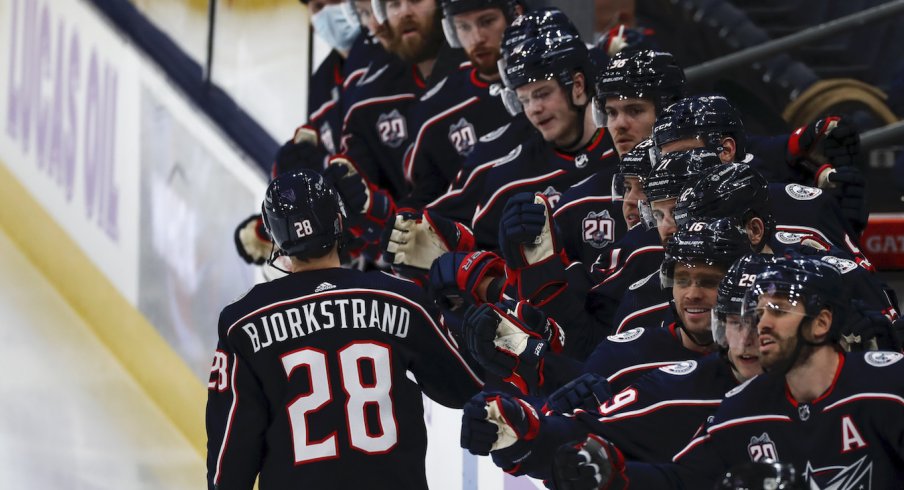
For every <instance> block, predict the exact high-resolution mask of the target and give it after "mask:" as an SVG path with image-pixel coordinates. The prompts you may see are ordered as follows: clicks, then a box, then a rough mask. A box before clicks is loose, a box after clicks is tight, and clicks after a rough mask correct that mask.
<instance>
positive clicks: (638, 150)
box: [612, 138, 653, 199]
mask: <svg viewBox="0 0 904 490" xmlns="http://www.w3.org/2000/svg"><path fill="white" fill-rule="evenodd" d="M652 149H653V139H652V138H647V139H645V140H643V141H641V142H640V143H637V146H635V147H634V148H633V149H632V150H631V151H629V152H627V153H625V154H624V155H622V157H621V161H619V163H618V173H616V174H615V175H613V176H612V198H613V199H617V198H621V197H624V195H625V177H639V178H640V180H641V182H642V181H644V180H645V179H646V178H647V175H649V174H650V170H651V169H652V168H653V157H652V155H651V154H650V150H652Z"/></svg>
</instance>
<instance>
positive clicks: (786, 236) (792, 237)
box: [775, 231, 806, 245]
mask: <svg viewBox="0 0 904 490" xmlns="http://www.w3.org/2000/svg"><path fill="white" fill-rule="evenodd" d="M805 235H806V233H791V232H790V231H780V232H778V233H776V234H775V239H776V240H778V241H779V242H781V243H784V244H785V245H794V244H796V243H800V239H801V238H803V237H804V236H805Z"/></svg>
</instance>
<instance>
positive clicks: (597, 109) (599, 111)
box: [590, 96, 608, 128]
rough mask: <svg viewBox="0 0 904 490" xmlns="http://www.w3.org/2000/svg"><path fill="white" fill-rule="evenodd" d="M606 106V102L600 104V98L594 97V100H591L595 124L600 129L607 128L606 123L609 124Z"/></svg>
mask: <svg viewBox="0 0 904 490" xmlns="http://www.w3.org/2000/svg"><path fill="white" fill-rule="evenodd" d="M604 106H605V100H603V101H602V102H600V99H599V97H598V96H593V98H592V99H591V105H590V108H591V109H592V111H593V112H592V115H593V124H594V125H596V127H598V128H605V127H606V123H607V122H608V121H607V119H606V108H605V107H604Z"/></svg>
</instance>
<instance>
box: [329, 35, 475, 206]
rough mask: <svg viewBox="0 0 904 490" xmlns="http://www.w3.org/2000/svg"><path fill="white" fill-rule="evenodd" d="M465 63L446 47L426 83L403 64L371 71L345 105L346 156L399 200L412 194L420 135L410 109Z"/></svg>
mask: <svg viewBox="0 0 904 490" xmlns="http://www.w3.org/2000/svg"><path fill="white" fill-rule="evenodd" d="M462 59H463V54H462V52H461V50H453V49H449V48H448V47H444V48H443V49H441V50H440V53H439V55H438V57H437V60H436V63H435V64H434V66H433V71H432V72H431V73H430V78H428V79H426V80H425V79H424V78H423V77H421V75H420V73H419V72H418V70H417V67H416V66H415V65H410V64H405V63H402V62H401V61H397V62H393V63H389V64H387V65H384V67H381V68H379V69H377V70H373V69H370V70H368V72H367V73H366V74H365V75H364V76H363V77H361V79H360V80H359V81H358V83H357V86H356V90H355V94H354V100H350V101H349V103H348V104H347V105H346V106H345V107H347V109H346V110H345V111H344V116H343V117H344V119H343V127H342V144H341V150H340V151H341V152H342V153H345V154H346V155H347V156H348V157H350V158H351V160H352V161H353V162H355V164H356V165H357V166H358V168H359V169H360V170H361V171H362V172H363V173H364V174H365V175H366V176H367V177H368V178H369V179H370V181H371V182H372V183H374V184H375V185H377V186H378V187H380V188H382V189H386V190H387V191H389V193H390V194H391V195H392V196H393V197H394V198H396V199H399V198H401V197H403V196H405V195H407V193H408V185H407V183H406V182H405V177H404V171H403V162H404V155H405V152H406V151H407V150H408V146H409V144H410V143H411V141H412V137H413V134H412V132H413V131H416V128H414V127H413V126H412V124H411V121H410V120H409V118H410V114H409V110H410V109H411V107H412V106H413V104H414V103H415V102H416V101H417V98H418V97H420V96H421V94H423V93H424V91H425V90H428V89H429V88H430V87H431V86H432V84H434V83H437V82H438V81H439V80H442V79H443V78H445V77H446V76H447V75H448V74H449V73H451V72H453V71H455V70H457V69H459V64H460V63H461V60H462Z"/></svg>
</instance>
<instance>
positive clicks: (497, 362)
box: [462, 301, 565, 395]
mask: <svg viewBox="0 0 904 490" xmlns="http://www.w3.org/2000/svg"><path fill="white" fill-rule="evenodd" d="M462 328H463V330H464V334H463V336H464V341H465V345H466V346H467V348H468V350H469V351H470V353H471V356H472V357H473V358H474V359H475V360H477V362H478V363H480V365H482V366H483V367H484V368H485V369H487V370H488V371H490V372H492V373H494V374H496V375H498V376H500V377H501V378H502V379H503V381H506V382H509V383H511V384H513V385H514V386H515V387H517V388H518V389H519V390H520V391H521V392H522V393H524V394H526V395H532V394H537V393H539V391H540V390H539V388H540V387H541V386H542V385H543V355H544V354H545V353H546V351H547V349H552V350H553V352H561V351H562V347H563V345H564V343H565V334H564V332H563V331H562V329H561V328H560V327H559V325H558V324H557V323H556V322H555V320H552V319H551V318H546V315H544V314H543V313H542V312H541V311H540V310H537V309H535V308H533V307H531V306H530V305H528V304H527V303H525V302H519V303H514V302H512V301H506V302H502V303H498V304H496V305H490V304H484V305H481V306H479V307H476V308H473V309H471V310H469V311H467V312H466V313H465V317H464V325H463V327H462Z"/></svg>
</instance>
